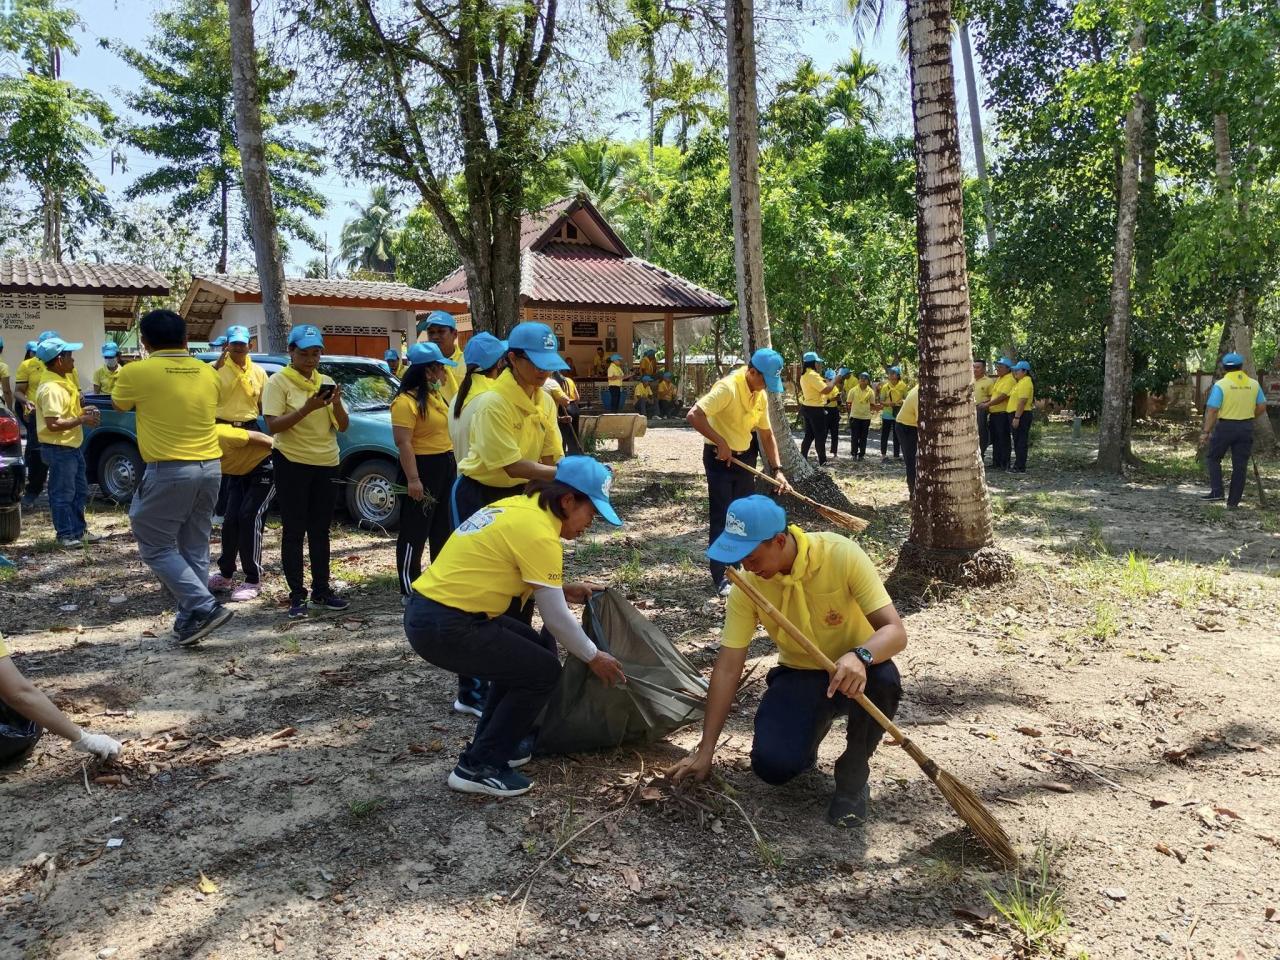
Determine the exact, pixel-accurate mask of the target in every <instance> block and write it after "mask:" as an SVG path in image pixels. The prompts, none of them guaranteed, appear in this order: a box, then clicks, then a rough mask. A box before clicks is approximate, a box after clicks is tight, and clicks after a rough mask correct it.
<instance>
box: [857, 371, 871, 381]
mask: <svg viewBox="0 0 1280 960" xmlns="http://www.w3.org/2000/svg"><path fill="white" fill-rule="evenodd" d="M858 379H859V380H870V379H871V374H869V373H867V371H865V370H863V371H862V372H861V373H860V374H858Z"/></svg>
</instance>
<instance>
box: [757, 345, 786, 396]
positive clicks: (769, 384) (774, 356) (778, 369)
mask: <svg viewBox="0 0 1280 960" xmlns="http://www.w3.org/2000/svg"><path fill="white" fill-rule="evenodd" d="M782 364H783V360H782V354H780V353H779V352H778V351H777V350H770V349H769V348H768V347H761V348H760V349H759V350H757V351H756V352H755V353H753V354H752V355H751V367H752V369H754V370H758V371H759V372H760V374H761V376H763V377H764V388H765V389H766V390H768V391H769V392H770V393H782V392H783V391H784V390H785V389H786V387H784V386H783V385H782Z"/></svg>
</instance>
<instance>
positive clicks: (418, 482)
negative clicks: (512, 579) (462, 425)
mask: <svg viewBox="0 0 1280 960" xmlns="http://www.w3.org/2000/svg"><path fill="white" fill-rule="evenodd" d="M408 360H409V369H408V370H407V371H405V375H404V378H403V379H402V380H401V381H400V388H399V390H397V391H396V395H395V399H393V400H392V401H391V436H392V439H394V440H395V443H396V449H397V450H399V452H400V477H399V482H400V483H402V484H404V485H405V487H406V488H407V492H405V493H402V494H400V530H399V532H398V534H397V535H396V575H397V576H396V579H397V580H398V581H399V583H400V596H401V597H406V598H407V597H408V596H409V591H410V589H411V587H412V585H413V581H414V580H417V579H418V577H420V576H422V550H423V547H424V546H426V545H427V544H428V543H429V544H430V546H431V559H432V560H433V561H434V560H435V559H436V558H437V557H439V556H440V551H441V550H443V549H444V542H445V541H446V540H448V539H449V532H450V531H451V530H452V529H453V528H452V527H451V526H450V524H449V508H448V503H447V500H448V497H449V491H450V489H452V487H453V481H454V480H455V479H456V477H457V470H456V467H455V464H454V460H453V443H452V442H451V441H450V439H449V407H448V405H447V404H446V403H445V400H444V397H443V396H441V393H440V388H441V386H442V385H443V384H444V382H445V379H446V374H445V368H446V367H453V366H456V364H455V363H454V362H453V361H452V360H450V359H449V358H448V357H446V356H445V355H444V354H443V353H441V352H440V348H439V347H438V346H436V345H435V344H434V343H415V344H414V345H413V346H412V347H410V348H409V357H408Z"/></svg>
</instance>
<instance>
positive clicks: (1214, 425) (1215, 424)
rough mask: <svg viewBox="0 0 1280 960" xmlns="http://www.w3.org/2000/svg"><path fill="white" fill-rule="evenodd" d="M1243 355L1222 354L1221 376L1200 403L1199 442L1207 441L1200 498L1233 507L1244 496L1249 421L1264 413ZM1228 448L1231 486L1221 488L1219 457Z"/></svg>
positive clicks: (1264, 405) (1250, 444) (1258, 389)
mask: <svg viewBox="0 0 1280 960" xmlns="http://www.w3.org/2000/svg"><path fill="white" fill-rule="evenodd" d="M1243 367H1244V357H1242V356H1240V354H1238V353H1234V352H1233V353H1228V354H1227V355H1226V356H1225V357H1223V358H1222V370H1223V373H1222V379H1221V380H1219V381H1218V382H1217V383H1215V384H1214V385H1213V387H1212V388H1211V389H1210V390H1209V398H1208V399H1207V400H1206V401H1205V403H1204V408H1205V409H1204V432H1203V433H1202V434H1201V435H1200V444H1201V446H1203V445H1205V444H1208V447H1209V449H1208V450H1207V451H1206V454H1205V465H1206V466H1207V467H1208V468H1209V492H1208V493H1207V494H1205V495H1204V497H1202V499H1204V500H1211V501H1218V500H1223V499H1225V500H1226V501H1227V506H1228V507H1229V508H1230V509H1232V510H1234V509H1235V508H1236V507H1238V506H1240V498H1241V497H1243V496H1244V483H1245V479H1246V476H1245V470H1246V468H1247V467H1248V466H1249V455H1250V454H1251V453H1252V452H1253V421H1254V419H1255V418H1257V417H1260V416H1261V415H1262V414H1264V413H1266V410H1267V397H1266V394H1264V393H1263V392H1262V387H1261V386H1260V385H1259V384H1258V381H1257V380H1255V379H1253V378H1252V377H1251V376H1249V375H1248V374H1247V373H1245V372H1244V369H1243ZM1228 450H1230V451H1231V488H1230V490H1229V491H1228V492H1227V494H1226V496H1225V497H1224V496H1223V492H1222V458H1223V457H1224V456H1226V453H1227V451H1228Z"/></svg>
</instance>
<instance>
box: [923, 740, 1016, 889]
mask: <svg viewBox="0 0 1280 960" xmlns="http://www.w3.org/2000/svg"><path fill="white" fill-rule="evenodd" d="M901 746H902V749H903V750H905V751H906V752H907V755H908V756H910V757H911V759H912V760H914V761H915V762H916V764H917V765H918V766H919V767H920V769H921V770H923V771H924V773H925V776H927V777H928V778H929V779H930V780H932V781H933V782H934V783H935V784H937V786H938V791H939V792H940V793H941V794H942V797H943V799H945V800H946V801H947V803H948V804H950V805H951V809H952V810H954V811H955V812H956V815H957V816H958V817H959V818H960V819H961V820H963V821H964V822H965V825H966V826H967V827H968V828H969V829H970V830H972V831H973V833H974V836H976V837H977V838H978V839H979V840H981V841H982V843H983V845H984V846H985V847H986V848H987V849H988V850H990V851H991V852H992V853H993V854H994V855H995V857H996V859H998V860H999V861H1000V862H1001V863H1003V864H1004V865H1005V866H1006V867H1014V866H1016V865H1017V862H1018V855H1017V854H1016V853H1015V852H1014V850H1013V843H1012V842H1011V841H1010V840H1009V835H1008V834H1007V833H1005V832H1004V827H1002V826H1000V821H998V820H997V819H996V818H995V817H993V816H992V815H991V811H990V810H988V809H987V808H986V806H985V805H984V804H983V802H982V801H981V800H980V799H979V798H978V795H977V794H976V793H974V792H973V791H972V790H970V789H969V787H968V786H966V785H965V784H963V783H961V782H960V781H959V780H957V779H956V778H955V777H953V776H952V775H951V774H949V773H947V771H945V770H943V769H942V768H941V767H939V766H938V765H937V764H936V763H934V762H933V761H932V760H931V759H929V757H927V756H926V755H925V753H924V751H922V750H921V749H920V748H919V747H917V746H916V745H915V744H914V743H912V742H911V740H910V739H904V740H903V741H902V744H901Z"/></svg>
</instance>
